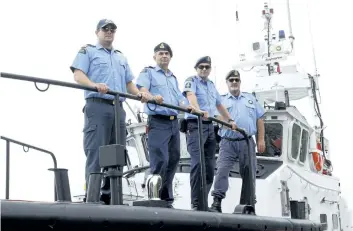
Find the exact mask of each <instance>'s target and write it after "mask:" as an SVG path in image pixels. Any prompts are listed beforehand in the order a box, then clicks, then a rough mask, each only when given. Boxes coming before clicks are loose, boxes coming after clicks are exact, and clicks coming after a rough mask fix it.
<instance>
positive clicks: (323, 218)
mask: <svg viewBox="0 0 353 231" xmlns="http://www.w3.org/2000/svg"><path fill="white" fill-rule="evenodd" d="M320 223H321V225H322V228H323V230H327V215H326V214H320Z"/></svg>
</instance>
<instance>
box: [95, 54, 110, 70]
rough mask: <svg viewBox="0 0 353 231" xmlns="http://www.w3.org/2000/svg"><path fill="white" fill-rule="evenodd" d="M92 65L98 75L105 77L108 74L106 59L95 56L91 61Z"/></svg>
mask: <svg viewBox="0 0 353 231" xmlns="http://www.w3.org/2000/svg"><path fill="white" fill-rule="evenodd" d="M92 65H93V68H94V69H95V70H97V71H98V73H99V74H100V75H107V74H108V73H109V61H108V59H107V58H105V57H102V56H96V57H95V58H94V59H93V60H92Z"/></svg>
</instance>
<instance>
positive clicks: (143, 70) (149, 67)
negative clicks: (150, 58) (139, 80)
mask: <svg viewBox="0 0 353 231" xmlns="http://www.w3.org/2000/svg"><path fill="white" fill-rule="evenodd" d="M147 69H154V67H152V66H147V67H144V68H143V69H142V70H141V72H140V73H144V72H147Z"/></svg>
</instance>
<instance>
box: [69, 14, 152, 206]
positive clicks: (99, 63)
mask: <svg viewBox="0 0 353 231" xmlns="http://www.w3.org/2000/svg"><path fill="white" fill-rule="evenodd" d="M116 29H117V26H116V24H115V23H114V22H112V21H111V20H107V19H102V20H100V21H99V22H98V25H97V27H96V31H95V33H96V35H97V40H98V41H97V44H96V45H89V44H88V45H86V46H83V47H82V48H81V49H80V50H79V52H78V53H77V55H76V57H75V59H74V61H73V64H72V65H71V66H70V69H71V71H72V72H73V73H74V79H75V81H76V82H77V83H79V84H82V85H85V86H90V87H94V88H96V89H97V90H98V92H94V91H88V90H85V92H84V96H85V99H86V104H85V106H84V109H83V112H84V128H83V148H84V152H85V155H86V158H87V159H86V174H85V175H86V186H87V185H88V179H89V175H90V173H92V172H100V171H101V170H100V166H99V147H100V146H103V145H109V144H115V132H114V130H115V129H114V128H115V125H114V124H115V122H114V120H115V108H114V105H115V104H116V103H119V104H120V107H119V108H120V111H119V114H120V121H119V123H120V134H119V138H120V144H125V142H126V125H125V117H126V113H125V110H124V108H123V106H122V102H123V101H124V100H125V98H123V97H120V99H119V102H115V96H114V95H111V94H106V93H107V92H108V90H111V91H117V92H123V93H126V92H129V93H131V94H134V95H138V96H139V97H141V101H142V102H146V101H148V100H149V99H150V96H149V95H148V94H146V93H142V92H140V91H139V90H138V89H137V87H136V86H135V84H134V83H133V82H132V80H133V78H134V76H133V74H132V72H131V70H130V66H129V64H128V62H127V59H126V58H125V56H124V55H123V54H122V53H121V52H120V51H118V50H116V49H114V48H113V45H112V43H113V41H114V35H115V32H116ZM105 183H106V184H105V185H104V187H103V189H104V190H102V197H101V200H102V201H104V202H105V203H109V197H110V196H109V194H110V192H109V191H110V190H109V180H108V181H107V179H106V180H105Z"/></svg>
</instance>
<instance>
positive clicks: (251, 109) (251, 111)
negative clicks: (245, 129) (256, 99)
mask: <svg viewBox="0 0 353 231" xmlns="http://www.w3.org/2000/svg"><path fill="white" fill-rule="evenodd" d="M245 107H246V109H247V111H248V114H249V117H250V118H255V117H256V108H255V105H254V104H253V103H249V102H247V103H246V104H245Z"/></svg>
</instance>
